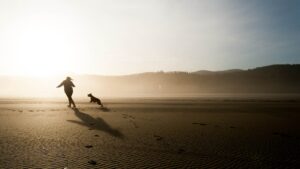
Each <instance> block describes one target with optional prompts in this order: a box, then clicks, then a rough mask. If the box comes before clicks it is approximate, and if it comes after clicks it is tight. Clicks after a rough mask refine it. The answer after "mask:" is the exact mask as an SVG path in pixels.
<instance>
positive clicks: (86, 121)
mask: <svg viewBox="0 0 300 169" xmlns="http://www.w3.org/2000/svg"><path fill="white" fill-rule="evenodd" d="M73 110H74V113H75V115H76V116H77V117H78V118H79V119H80V120H81V121H78V120H67V121H68V122H71V123H76V124H79V125H82V126H86V127H89V128H91V129H95V130H100V131H103V132H106V133H108V134H110V135H112V136H114V137H117V138H121V139H123V138H124V135H123V134H122V133H121V132H120V131H119V130H117V129H114V128H112V127H111V126H110V125H109V124H108V123H106V122H105V121H104V120H103V119H102V118H100V117H97V118H94V117H92V116H90V115H88V114H87V113H83V112H81V111H79V110H78V109H76V108H75V109H73Z"/></svg>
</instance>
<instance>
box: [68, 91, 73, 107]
mask: <svg viewBox="0 0 300 169" xmlns="http://www.w3.org/2000/svg"><path fill="white" fill-rule="evenodd" d="M67 97H68V100H69V105H68V106H69V107H71V103H72V97H71V96H70V95H68V94H67Z"/></svg>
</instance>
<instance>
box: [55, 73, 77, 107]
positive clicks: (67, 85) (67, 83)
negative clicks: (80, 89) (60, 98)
mask: <svg viewBox="0 0 300 169" xmlns="http://www.w3.org/2000/svg"><path fill="white" fill-rule="evenodd" d="M61 86H64V89H65V93H66V95H67V97H68V100H69V105H68V106H69V107H71V104H73V107H76V105H75V103H74V101H73V99H72V94H73V87H75V85H74V84H73V82H72V79H71V78H70V77H67V78H66V80H64V81H63V82H61V83H60V85H58V86H57V88H59V87H61Z"/></svg>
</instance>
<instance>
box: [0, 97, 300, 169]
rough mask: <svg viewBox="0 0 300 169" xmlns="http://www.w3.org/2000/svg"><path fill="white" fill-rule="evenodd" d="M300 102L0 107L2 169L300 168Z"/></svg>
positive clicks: (8, 103) (4, 104) (30, 102)
mask: <svg viewBox="0 0 300 169" xmlns="http://www.w3.org/2000/svg"><path fill="white" fill-rule="evenodd" d="M299 103H300V102H299V100H255V99H251V100H245V99H244V100H238V99H235V100H220V99H219V100H213V99H210V100H205V99H200V100H197V99H173V100H170V99H135V100H132V99H131V100H130V99H122V100H114V99H110V100H104V104H105V106H106V108H104V109H100V108H99V107H98V106H97V105H95V104H89V103H87V102H84V101H82V102H80V103H79V104H78V109H70V108H67V107H66V103H65V102H64V101H60V100H57V101H56V100H52V101H46V100H43V101H39V100H23V101H22V100H13V99H10V100H2V101H0V154H1V155H0V168H300V125H299V119H300V104H299Z"/></svg>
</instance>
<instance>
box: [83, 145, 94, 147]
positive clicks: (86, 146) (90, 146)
mask: <svg viewBox="0 0 300 169" xmlns="http://www.w3.org/2000/svg"><path fill="white" fill-rule="evenodd" d="M84 147H85V148H93V146H92V145H86V146H84Z"/></svg>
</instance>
